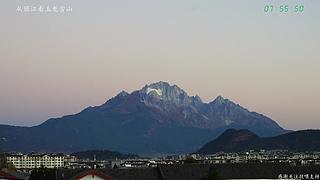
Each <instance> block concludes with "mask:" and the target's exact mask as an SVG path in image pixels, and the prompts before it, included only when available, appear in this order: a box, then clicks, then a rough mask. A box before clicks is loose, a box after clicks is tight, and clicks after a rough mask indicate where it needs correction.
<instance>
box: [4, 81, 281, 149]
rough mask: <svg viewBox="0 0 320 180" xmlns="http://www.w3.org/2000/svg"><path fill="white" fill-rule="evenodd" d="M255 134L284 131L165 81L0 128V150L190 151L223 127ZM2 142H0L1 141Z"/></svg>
mask: <svg viewBox="0 0 320 180" xmlns="http://www.w3.org/2000/svg"><path fill="white" fill-rule="evenodd" d="M228 128H236V129H249V130H251V131H253V132H255V133H256V134H258V135H260V136H273V135H279V134H282V133H284V132H285V130H284V129H282V128H281V127H280V126H279V125H278V124H277V123H276V122H275V121H273V120H271V119H270V118H268V117H266V116H263V115H261V114H258V113H255V112H250V111H249V110H247V109H245V108H243V107H241V106H240V105H238V104H235V103H233V102H232V101H230V100H228V99H225V98H223V97H221V96H218V97H217V98H216V99H214V100H213V101H212V102H210V103H204V102H202V100H201V99H200V97H199V96H189V95H188V94H187V93H186V92H185V91H184V90H183V89H181V88H179V87H178V86H176V85H170V84H168V83H166V82H157V83H153V84H149V85H145V86H144V87H143V88H141V89H140V90H136V91H133V92H132V93H127V92H125V91H122V92H120V93H119V94H118V95H116V96H115V97H113V98H111V99H110V100H108V101H107V102H106V103H104V104H102V105H100V106H96V107H89V108H86V109H85V110H83V111H82V112H80V113H78V114H75V115H69V116H64V117H62V118H57V119H49V120H47V121H46V122H44V123H43V124H41V125H39V126H34V127H30V128H22V127H12V126H0V137H3V138H5V139H6V141H2V140H0V147H4V148H3V149H8V150H16V151H32V150H34V151H40V150H42V151H79V150H86V149H99V148H100V149H110V150H117V151H122V152H134V153H177V152H190V151H193V150H195V149H197V148H199V147H200V146H201V145H203V144H204V143H206V142H207V141H209V140H211V139H212V138H214V137H216V136H217V135H219V134H220V133H222V132H223V131H224V130H225V129H228ZM3 138H2V139H3Z"/></svg>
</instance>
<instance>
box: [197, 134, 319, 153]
mask: <svg viewBox="0 0 320 180" xmlns="http://www.w3.org/2000/svg"><path fill="white" fill-rule="evenodd" d="M260 149H266V150H271V149H286V150H289V151H301V152H302V151H320V130H302V131H295V132H289V133H286V134H282V135H279V136H275V137H267V138H266V137H265V138H261V137H259V136H257V135H256V134H254V133H253V132H251V131H249V130H235V129H229V130H226V131H225V132H224V133H223V134H222V135H220V136H219V137H218V138H216V139H215V140H212V141H210V142H209V143H207V144H205V145H204V146H203V147H202V148H201V149H200V150H199V151H198V152H199V153H201V154H212V153H215V152H220V151H223V152H239V151H246V150H260Z"/></svg>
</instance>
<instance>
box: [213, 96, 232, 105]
mask: <svg viewBox="0 0 320 180" xmlns="http://www.w3.org/2000/svg"><path fill="white" fill-rule="evenodd" d="M226 101H228V100H227V99H225V98H223V97H222V96H220V95H219V96H218V97H216V99H214V100H213V101H212V102H211V103H213V104H223V103H225V102H226Z"/></svg>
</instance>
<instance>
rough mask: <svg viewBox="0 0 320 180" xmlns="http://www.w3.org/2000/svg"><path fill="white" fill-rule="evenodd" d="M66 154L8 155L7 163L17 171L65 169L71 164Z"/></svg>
mask: <svg viewBox="0 0 320 180" xmlns="http://www.w3.org/2000/svg"><path fill="white" fill-rule="evenodd" d="M67 160H68V159H67V158H66V156H65V155H64V154H21V153H19V154H7V155H6V162H7V163H8V164H12V165H14V167H15V168H16V169H34V168H40V167H44V168H63V167H65V166H67V165H68V164H69V163H68V162H67Z"/></svg>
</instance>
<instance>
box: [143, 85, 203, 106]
mask: <svg viewBox="0 0 320 180" xmlns="http://www.w3.org/2000/svg"><path fill="white" fill-rule="evenodd" d="M139 92H140V97H141V98H142V101H143V102H145V103H146V104H148V105H151V106H157V107H161V106H163V105H164V106H166V105H169V104H175V105H177V106H190V105H192V104H199V103H202V101H201V99H200V97H199V96H196V97H193V96H189V95H188V94H187V93H186V92H185V91H184V90H183V89H181V88H180V87H178V86H177V85H170V84H169V83H167V82H164V81H159V82H156V83H152V84H149V85H145V86H144V87H143V88H142V89H141V90H140V91H139Z"/></svg>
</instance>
